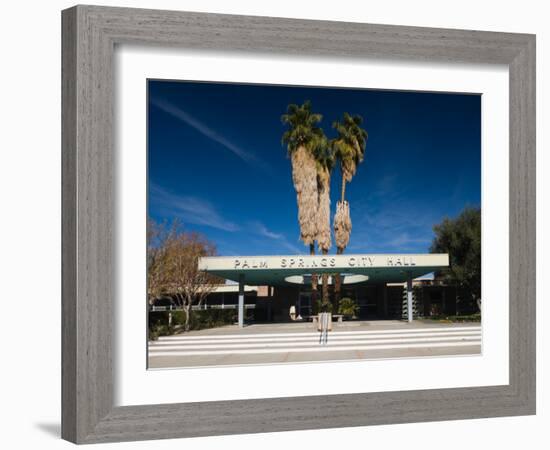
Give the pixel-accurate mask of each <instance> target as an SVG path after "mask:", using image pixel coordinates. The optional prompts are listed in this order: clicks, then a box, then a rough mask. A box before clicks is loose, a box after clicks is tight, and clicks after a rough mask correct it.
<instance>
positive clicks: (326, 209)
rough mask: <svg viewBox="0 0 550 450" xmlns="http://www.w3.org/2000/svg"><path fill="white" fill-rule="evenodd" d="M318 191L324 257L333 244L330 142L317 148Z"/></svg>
mask: <svg viewBox="0 0 550 450" xmlns="http://www.w3.org/2000/svg"><path fill="white" fill-rule="evenodd" d="M315 159H316V160H317V191H318V196H319V204H318V208H317V246H318V247H319V250H321V252H322V253H323V255H326V254H328V251H329V250H330V247H331V245H332V242H331V231H330V175H331V172H332V168H333V167H334V162H335V160H334V152H333V149H332V147H331V146H330V145H328V142H325V143H324V145H321V146H319V147H318V148H317V151H316V154H315ZM322 281H323V295H322V304H323V307H324V308H326V307H327V306H328V304H329V303H330V300H329V293H328V274H327V273H324V274H323V276H322Z"/></svg>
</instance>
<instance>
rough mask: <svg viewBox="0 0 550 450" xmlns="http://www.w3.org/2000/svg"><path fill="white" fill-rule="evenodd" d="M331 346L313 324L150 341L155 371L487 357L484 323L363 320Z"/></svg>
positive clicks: (340, 332)
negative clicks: (483, 348) (483, 345)
mask: <svg viewBox="0 0 550 450" xmlns="http://www.w3.org/2000/svg"><path fill="white" fill-rule="evenodd" d="M333 326H334V328H333V331H332V332H330V333H329V335H328V342H327V343H326V344H320V343H319V342H320V339H319V338H320V333H319V332H317V331H316V330H315V328H314V327H313V325H312V323H311V322H310V323H305V322H301V323H285V324H253V325H249V326H246V327H244V328H239V327H237V326H233V325H231V326H226V327H220V328H212V329H208V330H200V331H191V332H188V333H184V334H180V335H174V336H166V337H161V338H159V340H158V341H151V342H149V368H151V369H153V368H168V367H199V366H217V365H224V366H227V365H246V364H277V363H297V362H312V361H343V360H361V359H376V358H404V357H405V358H410V357H422V356H443V355H479V354H481V326H480V324H479V323H465V324H447V323H439V322H432V321H414V322H413V323H411V324H409V323H407V322H402V321H357V322H344V323H342V324H337V323H336V324H334V325H333Z"/></svg>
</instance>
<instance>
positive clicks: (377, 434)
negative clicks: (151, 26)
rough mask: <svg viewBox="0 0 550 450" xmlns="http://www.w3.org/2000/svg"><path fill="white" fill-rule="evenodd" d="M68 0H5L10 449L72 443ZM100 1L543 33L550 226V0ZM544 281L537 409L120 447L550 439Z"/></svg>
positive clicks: (4, 438)
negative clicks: (67, 388) (63, 164)
mask: <svg viewBox="0 0 550 450" xmlns="http://www.w3.org/2000/svg"><path fill="white" fill-rule="evenodd" d="M72 4H73V3H72V2H70V1H62V0H50V1H47V2H39V1H26V2H16V1H11V2H5V3H4V4H3V5H2V22H1V27H0V33H1V34H2V36H1V40H0V42H1V44H0V45H1V46H2V53H1V54H2V67H1V70H0V77H1V81H2V82H1V84H0V88H1V95H0V108H1V109H0V111H1V114H2V117H1V119H2V120H1V122H0V123H1V128H0V129H1V132H0V139H1V140H2V143H1V145H0V149H1V153H2V159H1V162H0V183H1V190H0V192H1V193H2V196H1V203H0V204H1V206H2V210H1V211H2V219H1V220H0V227H1V228H0V236H1V237H2V244H1V245H0V254H1V256H2V257H1V262H0V274H1V275H0V279H1V282H2V300H3V304H4V305H5V306H4V314H3V315H2V321H1V323H2V326H1V327H0V335H1V337H2V344H3V345H2V348H1V351H2V369H1V371H0V380H1V381H0V393H1V395H0V411H1V414H2V420H1V422H0V423H2V434H1V435H0V442H1V443H2V446H4V447H5V448H24V447H30V448H32V447H31V446H33V445H34V446H40V448H43V449H53V448H65V447H68V446H69V445H70V444H68V443H66V442H64V441H61V440H60V439H59V417H60V295H61V291H60V245H61V239H60V212H61V211H60V208H61V207H60V48H61V43H60V30H61V25H60V10H61V9H63V8H66V7H69V6H72ZM101 4H105V5H117V6H135V7H147V8H162V9H183V10H192V11H205V12H224V13H233V14H252V15H271V16H285V17H300V18H311V19H333V20H344V21H359V22H373V23H388V24H399V25H419V26H433V27H451V28H468V29H482V30H493V31H512V32H528V33H536V34H537V80H538V82H537V100H538V110H537V124H538V149H539V156H538V166H537V172H538V173H539V177H538V188H539V193H538V201H537V205H538V214H537V217H538V229H539V230H543V229H544V228H546V229H548V227H549V225H550V224H549V223H548V206H547V207H546V208H545V209H543V190H544V191H548V187H549V182H548V179H547V180H543V176H542V174H543V173H545V172H546V173H547V172H548V169H550V167H548V164H547V163H548V156H546V157H545V156H544V155H543V154H542V151H541V149H543V148H545V144H547V143H548V139H547V136H548V131H547V129H543V124H548V120H549V117H548V104H549V102H548V100H549V98H548V89H547V87H546V86H545V85H546V84H547V83H548V82H550V75H549V73H548V57H549V51H548V47H547V45H546V44H547V42H548V40H550V28H549V27H548V20H547V19H546V21H545V20H544V14H545V13H546V11H544V6H543V5H544V4H545V2H542V1H530V0H523V1H514V2H508V1H480V0H460V1H453V2H444V1H424V0H416V1H410V0H409V1H408V0H401V1H392V0H384V1H376V2H368V3H367V2H359V1H355V2H354V1H352V0H340V1H338V2H334V1H330V2H328V1H325V2H321V1H320V0H318V1H317V2H305V1H303V2H297V1H296V0H277V1H274V0H268V1H257V0H256V1H253V0H232V1H230V2H228V1H225V2H224V1H223V0H194V1H175V0H172V1H170V0H159V1H133V2H132V1H123V0H119V1H105V2H101ZM544 168H546V169H547V170H544ZM548 242H549V240H548V238H546V237H545V235H544V234H543V233H539V236H538V243H539V247H538V249H539V263H540V264H539V270H538V279H539V280H542V279H543V278H544V275H546V276H548V275H550V274H548V273H547V272H548V270H547V269H548V264H546V263H545V261H544V259H543V255H544V254H545V253H547V251H548V250H550V249H549V248H548ZM6 249H7V251H6ZM538 285H539V286H538V294H539V305H538V318H539V319H538V380H539V386H538V399H539V402H538V404H539V407H538V410H539V414H538V416H535V417H516V418H505V419H484V420H469V421H455V422H443V423H424V424H407V425H391V426H377V427H362V428H353V429H339V430H321V431H302V432H288V433H278V434H265V435H248V436H231V437H217V438H201V439H191V440H188V441H187V442H183V441H181V440H171V441H161V442H155V443H148V442H141V443H128V444H121V445H120V446H118V447H117V448H181V446H182V445H186V446H187V448H189V449H203V448H204V449H206V448H212V447H214V446H221V445H223V446H224V448H226V449H228V448H237V447H239V448H242V449H256V448H258V447H259V446H261V447H262V448H264V449H267V448H278V449H280V448H285V447H286V448H293V447H295V446H298V445H304V446H306V445H307V446H312V447H314V448H316V449H325V448H326V449H329V448H330V449H333V448H337V447H341V446H343V445H346V446H347V445H349V446H354V447H355V446H361V447H370V448H407V449H411V450H412V449H420V448H422V449H432V448H433V449H435V448H438V449H439V448H442V447H443V448H446V449H459V448H460V449H463V448H466V447H471V448H483V447H490V448H499V449H512V448H518V447H520V446H528V447H529V448H534V449H537V448H545V445H544V444H546V445H547V444H548V441H549V438H548V435H547V433H546V429H545V428H544V426H543V423H544V422H545V421H546V422H548V420H549V418H550V414H548V407H549V405H550V399H549V395H548V389H547V384H546V385H545V384H543V382H542V379H543V376H544V374H543V365H544V364H547V363H548V357H549V356H548V351H547V350H548V346H547V344H548V335H549V333H548V331H547V330H543V329H542V327H541V325H542V318H543V317H544V314H545V311H546V310H547V309H548V308H547V307H545V305H544V304H543V296H544V292H543V284H542V282H539V283H538ZM30 294H33V295H30ZM8 305H9V306H8ZM14 305H21V306H22V307H26V308H27V312H26V313H25V314H23V313H22V311H19V312H17V311H15V310H13V309H10V308H13V306H14ZM16 312H17V315H16V314H15V313H16ZM545 350H546V351H545ZM543 353H545V355H544V359H543ZM106 448H107V447H106ZM109 448H111V447H109Z"/></svg>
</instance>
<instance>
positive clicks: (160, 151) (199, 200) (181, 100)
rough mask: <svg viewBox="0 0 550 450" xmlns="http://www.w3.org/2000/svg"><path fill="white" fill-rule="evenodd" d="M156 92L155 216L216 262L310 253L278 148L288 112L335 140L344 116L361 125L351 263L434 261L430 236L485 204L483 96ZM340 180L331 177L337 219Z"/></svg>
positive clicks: (351, 187)
mask: <svg viewBox="0 0 550 450" xmlns="http://www.w3.org/2000/svg"><path fill="white" fill-rule="evenodd" d="M148 91H149V99H148V101H149V105H148V177H149V192H148V195H149V197H148V213H149V215H150V216H151V217H152V218H153V219H155V220H157V221H162V220H164V219H167V220H172V219H174V218H178V219H179V220H180V221H181V222H182V224H183V226H184V228H185V229H187V230H193V231H199V232H201V233H203V234H205V235H206V236H207V237H208V239H210V240H211V241H213V242H214V243H215V244H216V246H217V250H218V254H220V255H254V254H256V255H260V254H262V255H269V254H298V253H307V251H308V249H307V248H306V247H305V246H304V245H303V244H302V243H301V242H300V241H299V227H298V222H297V206H296V194H295V191H294V187H293V184H292V178H291V165H290V159H288V158H287V150H286V147H284V146H283V145H281V135H282V133H283V132H284V130H285V127H284V126H283V124H282V123H281V120H280V117H281V114H283V113H284V112H285V111H286V107H287V105H288V104H289V103H297V104H301V103H303V102H304V101H305V100H310V101H311V103H312V108H313V110H314V111H315V112H319V113H321V114H323V121H322V122H321V125H322V126H323V128H324V129H325V133H326V134H327V135H328V136H329V137H333V136H334V131H333V129H332V127H331V125H332V122H333V121H334V120H335V119H338V118H339V117H341V116H342V113H343V112H344V111H347V112H349V113H351V114H360V115H362V116H363V118H364V120H365V122H364V127H365V129H366V130H367V132H368V133H369V138H368V141H367V147H366V152H365V160H364V162H363V163H362V164H361V165H360V166H359V168H358V170H357V174H356V176H355V178H354V179H353V181H352V182H351V183H350V184H348V185H347V187H346V198H347V199H348V200H349V202H350V205H351V218H352V222H353V230H352V234H351V240H350V244H349V246H348V248H347V249H346V252H347V253H385V252H387V253H394V252H403V253H423V252H427V251H428V249H429V246H430V243H431V241H432V238H433V231H432V226H433V225H434V224H436V223H438V222H440V221H441V220H442V219H443V218H444V217H445V216H449V217H454V216H456V215H457V214H458V213H459V212H460V211H461V210H462V209H463V208H464V207H465V206H467V205H470V206H480V204H481V97H480V96H478V95H467V94H466V95H461V94H436V93H415V92H402V91H379V90H366V89H337V88H311V87H292V86H271V85H246V84H217V83H195V82H180V81H163V80H149V81H148ZM340 179H341V178H340V172H339V170H335V171H334V172H333V175H332V181H331V197H332V211H333V214H334V208H335V206H336V201H337V199H338V197H339V190H340V188H339V186H340ZM335 251H336V249H335V248H333V249H332V250H331V253H334V252H335Z"/></svg>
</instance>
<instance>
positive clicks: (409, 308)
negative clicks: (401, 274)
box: [407, 272, 413, 323]
mask: <svg viewBox="0 0 550 450" xmlns="http://www.w3.org/2000/svg"><path fill="white" fill-rule="evenodd" d="M407 321H408V322H409V323H411V322H412V321H413V282H412V273H411V272H409V273H408V274H407Z"/></svg>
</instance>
